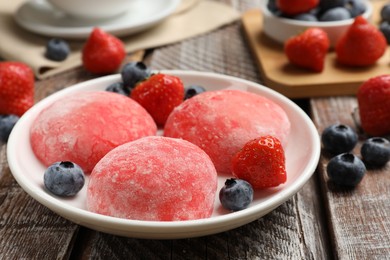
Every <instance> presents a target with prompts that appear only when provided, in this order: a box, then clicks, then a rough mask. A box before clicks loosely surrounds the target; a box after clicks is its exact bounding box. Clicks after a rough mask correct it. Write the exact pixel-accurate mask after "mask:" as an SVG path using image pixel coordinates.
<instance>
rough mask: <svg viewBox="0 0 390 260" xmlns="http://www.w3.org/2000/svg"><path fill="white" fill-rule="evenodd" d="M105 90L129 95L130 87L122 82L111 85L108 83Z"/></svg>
mask: <svg viewBox="0 0 390 260" xmlns="http://www.w3.org/2000/svg"><path fill="white" fill-rule="evenodd" d="M106 91H108V92H114V93H118V94H121V95H124V96H129V95H130V89H129V88H127V87H125V85H124V84H123V82H115V83H112V84H111V85H109V86H108V87H107V88H106Z"/></svg>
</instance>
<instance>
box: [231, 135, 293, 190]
mask: <svg viewBox="0 0 390 260" xmlns="http://www.w3.org/2000/svg"><path fill="white" fill-rule="evenodd" d="M231 165H232V172H233V176H234V177H236V178H238V179H242V180H246V181H247V182H249V183H250V184H251V185H252V187H253V188H254V189H265V188H270V187H276V186H279V185H280V184H282V183H285V182H286V180H287V173H286V158H285V155H284V150H283V147H282V144H281V143H280V141H279V139H277V138H276V137H274V136H270V135H267V136H262V137H259V138H256V139H254V140H251V141H249V142H247V143H246V144H245V145H244V147H243V148H242V149H241V150H240V151H239V152H238V153H237V154H235V155H234V156H233V158H232V164H231Z"/></svg>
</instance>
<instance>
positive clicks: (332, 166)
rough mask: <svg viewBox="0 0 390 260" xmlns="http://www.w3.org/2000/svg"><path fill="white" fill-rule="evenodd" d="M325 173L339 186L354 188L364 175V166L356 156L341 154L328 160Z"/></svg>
mask: <svg viewBox="0 0 390 260" xmlns="http://www.w3.org/2000/svg"><path fill="white" fill-rule="evenodd" d="M326 171H327V173H328V177H329V179H330V180H331V181H332V182H334V183H336V184H338V185H341V186H350V187H354V186H356V185H358V184H359V183H360V182H361V180H362V179H363V177H364V175H365V174H366V171H367V170H366V166H365V165H364V163H363V162H362V160H360V159H359V158H358V157H357V156H356V155H354V154H352V153H342V154H339V155H336V156H335V157H333V158H332V159H330V161H329V163H328V165H327V167H326Z"/></svg>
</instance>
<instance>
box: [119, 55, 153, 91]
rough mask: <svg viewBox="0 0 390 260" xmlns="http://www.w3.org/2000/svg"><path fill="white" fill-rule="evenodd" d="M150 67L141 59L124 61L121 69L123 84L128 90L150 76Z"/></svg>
mask: <svg viewBox="0 0 390 260" xmlns="http://www.w3.org/2000/svg"><path fill="white" fill-rule="evenodd" d="M150 74H151V71H150V69H149V68H148V67H147V66H146V65H145V64H144V63H143V62H141V61H138V62H129V63H126V64H125V65H124V66H123V68H122V70H121V77H122V81H123V83H124V85H125V86H126V87H127V88H129V89H130V90H131V89H133V88H135V85H136V84H137V83H139V82H141V81H143V80H145V79H147V78H148V77H150Z"/></svg>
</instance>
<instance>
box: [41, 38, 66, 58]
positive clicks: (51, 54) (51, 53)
mask: <svg viewBox="0 0 390 260" xmlns="http://www.w3.org/2000/svg"><path fill="white" fill-rule="evenodd" d="M69 53H70V48H69V44H68V43H67V42H66V41H64V40H62V39H58V38H53V39H50V40H49V41H48V42H47V44H46V52H45V57H46V58H48V59H49V60H54V61H63V60H65V59H66V58H67V57H68V55H69Z"/></svg>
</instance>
